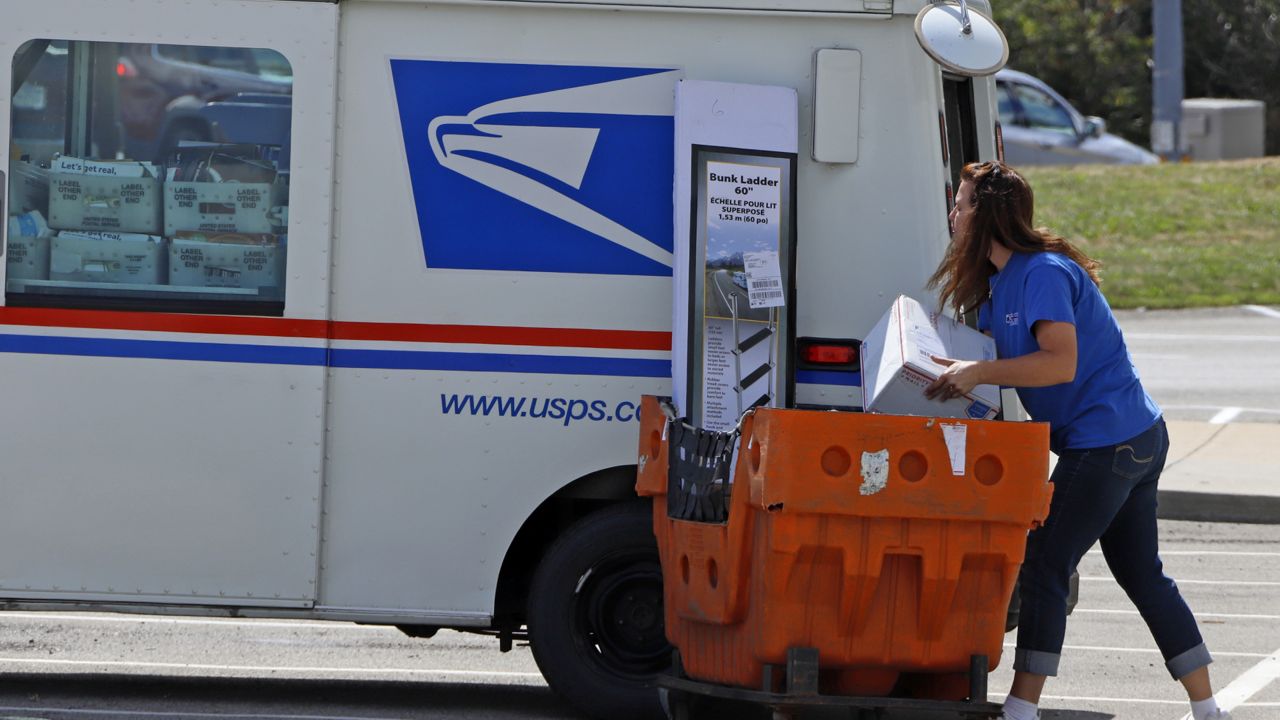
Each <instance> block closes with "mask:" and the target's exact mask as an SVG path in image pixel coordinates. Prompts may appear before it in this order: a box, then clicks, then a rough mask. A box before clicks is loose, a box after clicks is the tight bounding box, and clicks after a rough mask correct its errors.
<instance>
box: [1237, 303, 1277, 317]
mask: <svg viewBox="0 0 1280 720" xmlns="http://www.w3.org/2000/svg"><path fill="white" fill-rule="evenodd" d="M1244 309H1245V310H1248V311H1250V312H1255V313H1258V314H1259V315H1266V316H1267V317H1271V318H1277V319H1280V312H1277V311H1275V310H1272V309H1271V308H1269V307H1262V306H1261V305H1245V306H1244Z"/></svg>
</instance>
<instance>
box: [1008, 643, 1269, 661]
mask: <svg viewBox="0 0 1280 720" xmlns="http://www.w3.org/2000/svg"><path fill="white" fill-rule="evenodd" d="M1004 647H1006V648H1009V649H1016V648H1017V647H1018V644H1017V643H1012V642H1007V643H1005V644H1004ZM1062 649H1063V650H1080V651H1082V652H1117V653H1145V654H1149V655H1159V654H1160V649H1159V648H1151V647H1141V648H1133V647H1109V646H1105V645H1063V646H1062ZM1213 656H1214V657H1239V658H1266V657H1270V655H1267V654H1266V653H1248V652H1222V651H1218V650H1214V651H1213Z"/></svg>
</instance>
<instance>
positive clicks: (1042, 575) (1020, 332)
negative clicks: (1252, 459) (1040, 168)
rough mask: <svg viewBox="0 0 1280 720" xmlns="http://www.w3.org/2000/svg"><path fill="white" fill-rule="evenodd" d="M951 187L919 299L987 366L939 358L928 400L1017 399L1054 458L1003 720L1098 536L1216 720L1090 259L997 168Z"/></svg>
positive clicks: (1045, 654) (1158, 453)
mask: <svg viewBox="0 0 1280 720" xmlns="http://www.w3.org/2000/svg"><path fill="white" fill-rule="evenodd" d="M960 177H961V182H960V189H959V192H958V193H957V194H956V204H955V207H954V208H953V209H952V210H951V215H950V218H949V219H950V222H951V233H952V241H951V245H950V247H949V248H948V249H947V254H946V257H945V258H943V261H942V264H941V265H939V266H938V269H937V271H936V272H935V273H934V274H933V277H932V278H931V279H930V281H929V282H930V287H933V288H937V289H939V295H940V302H941V303H942V304H943V305H944V306H946V305H950V306H951V307H953V308H954V309H955V310H956V311H957V312H959V311H960V310H961V309H962V308H963V309H972V308H979V312H978V327H979V329H981V330H983V331H984V332H987V333H988V334H990V335H992V336H993V337H994V338H995V341H996V350H997V357H998V358H999V359H997V360H990V361H977V362H973V361H955V360H951V359H947V358H936V359H937V360H938V361H939V362H942V363H943V364H944V365H947V366H948V367H947V369H946V370H945V371H944V372H943V374H942V376H941V377H939V378H938V380H937V381H936V382H934V383H932V384H931V385H929V387H928V388H926V390H925V394H926V395H928V396H929V397H930V398H938V399H947V398H952V397H956V396H959V395H963V394H964V393H966V392H968V391H970V390H972V389H973V388H974V386H976V385H983V384H992V385H1004V386H1008V387H1014V388H1016V389H1017V392H1018V397H1019V399H1021V401H1022V404H1023V406H1024V407H1025V408H1026V409H1027V412H1029V413H1030V415H1031V417H1032V418H1033V419H1035V420H1039V421H1047V422H1048V423H1049V437H1050V441H1049V442H1050V448H1051V449H1052V450H1053V451H1054V453H1056V454H1057V455H1058V464H1057V466H1056V467H1055V468H1054V471H1053V477H1052V480H1053V483H1054V493H1053V502H1052V505H1051V506H1050V510H1049V517H1048V519H1047V520H1046V521H1045V524H1044V525H1043V526H1041V527H1040V528H1038V529H1037V530H1035V531H1033V532H1032V533H1031V534H1030V535H1029V536H1028V538H1027V555H1026V561H1025V563H1024V564H1023V569H1022V576H1021V578H1022V579H1021V584H1020V587H1021V599H1022V610H1021V618H1020V623H1019V627H1018V644H1017V650H1016V652H1015V655H1014V661H1013V669H1014V679H1013V687H1012V689H1011V690H1010V692H1009V696H1008V698H1007V699H1006V700H1005V703H1004V717H1005V718H1006V720H1034V718H1036V717H1038V714H1037V704H1038V703H1039V700H1040V693H1041V691H1042V690H1043V688H1044V683H1045V679H1046V677H1047V676H1050V675H1056V674H1057V672H1058V660H1059V657H1060V653H1061V651H1062V639H1063V633H1064V632H1065V629H1066V621H1067V604H1066V603H1067V594H1068V581H1069V579H1070V577H1071V574H1072V572H1074V571H1075V568H1076V565H1077V564H1078V563H1079V562H1080V558H1081V557H1083V556H1084V554H1085V552H1086V551H1087V550H1088V549H1089V548H1090V547H1091V546H1092V545H1093V544H1094V542H1095V541H1098V540H1101V544H1102V552H1103V556H1104V557H1105V558H1106V561H1107V565H1108V567H1110V568H1111V573H1112V575H1114V576H1115V578H1116V581H1117V582H1118V583H1119V584H1120V586H1121V587H1123V588H1124V590H1125V592H1126V593H1128V595H1129V598H1130V599H1131V600H1132V601H1133V602H1134V604H1135V605H1137V607H1138V610H1139V612H1140V613H1141V614H1142V618H1143V620H1145V621H1146V623H1147V627H1148V628H1149V629H1150V630H1151V634H1152V635H1153V636H1154V637H1155V640H1156V644H1157V645H1159V647H1160V651H1161V653H1162V654H1163V655H1164V658H1165V665H1166V667H1167V668H1168V669H1169V672H1170V674H1171V675H1173V677H1174V678H1175V679H1177V680H1179V681H1181V682H1182V684H1183V685H1184V686H1185V687H1186V690H1187V695H1188V697H1189V698H1190V700H1191V708H1192V715H1193V716H1194V718H1195V720H1208V719H1210V718H1213V719H1215V720H1221V719H1223V718H1229V717H1230V716H1229V715H1228V714H1227V713H1226V712H1225V711H1223V710H1221V709H1219V708H1218V705H1217V702H1216V701H1215V700H1214V697H1213V690H1212V687H1211V686H1210V683H1209V668H1208V665H1209V663H1211V662H1212V661H1213V660H1212V658H1211V657H1210V656H1209V651H1208V650H1207V649H1206V648H1205V645H1204V641H1203V640H1202V639H1201V637H1200V631H1199V630H1198V628H1197V627H1196V621H1195V618H1194V617H1193V616H1192V614H1191V611H1190V609H1188V608H1187V604H1186V603H1185V602H1184V601H1183V599H1182V596H1181V594H1179V592H1178V588H1177V586H1176V585H1175V584H1174V583H1173V581H1172V580H1170V579H1169V578H1168V577H1166V576H1165V575H1164V572H1163V568H1162V564H1161V562H1160V556H1159V554H1158V553H1157V547H1156V545H1157V536H1156V481H1157V480H1158V479H1159V477H1160V472H1161V470H1163V468H1164V462H1165V455H1166V453H1167V451H1168V438H1169V436H1168V433H1167V432H1166V430H1165V425H1164V420H1163V418H1162V417H1161V415H1160V409H1159V408H1158V407H1157V406H1156V404H1155V403H1154V402H1153V401H1152V400H1151V398H1150V397H1148V396H1147V393H1146V391H1144V390H1143V388H1142V383H1141V382H1139V380H1138V376H1137V373H1136V371H1135V370H1134V368H1133V364H1132V361H1131V360H1130V358H1129V352H1128V350H1127V348H1126V347H1125V343H1124V338H1123V337H1122V336H1121V334H1120V328H1119V326H1118V325H1117V324H1116V320H1115V317H1114V316H1113V315H1112V314H1111V308H1110V307H1109V306H1108V305H1107V301H1106V300H1105V299H1104V298H1103V297H1102V293H1101V292H1100V291H1099V290H1098V282H1099V281H1098V274H1097V268H1098V263H1097V262H1095V261H1093V260H1091V259H1090V258H1089V257H1087V256H1086V255H1085V254H1084V253H1082V252H1080V251H1079V250H1078V249H1076V248H1075V247H1074V246H1072V245H1071V244H1070V243H1068V242H1067V241H1066V240H1064V239H1062V238H1060V237H1058V236H1056V235H1052V234H1050V233H1048V232H1045V231H1044V230H1037V229H1034V228H1033V227H1032V225H1031V220H1032V206H1033V196H1032V192H1031V187H1030V186H1029V185H1028V184H1027V182H1026V181H1025V180H1024V179H1023V178H1022V176H1021V175H1019V174H1018V173H1017V172H1016V171H1014V170H1013V169H1012V168H1010V167H1009V166H1008V165H1005V164H1003V163H999V162H985V163H975V164H970V165H967V166H965V168H964V169H963V171H962V172H961V174H960Z"/></svg>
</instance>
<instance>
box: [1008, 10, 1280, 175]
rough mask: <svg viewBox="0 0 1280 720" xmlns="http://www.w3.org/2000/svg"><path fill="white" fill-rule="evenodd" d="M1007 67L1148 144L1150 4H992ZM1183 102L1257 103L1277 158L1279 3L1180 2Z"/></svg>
mask: <svg viewBox="0 0 1280 720" xmlns="http://www.w3.org/2000/svg"><path fill="white" fill-rule="evenodd" d="M992 4H993V5H994V9H993V10H994V15H995V19H996V22H997V23H999V25H1000V27H1001V28H1002V29H1003V30H1004V32H1005V35H1006V36H1007V37H1008V39H1009V66H1010V67H1012V68H1016V69H1018V70H1023V71H1025V72H1029V73H1031V74H1032V75H1036V76H1037V77H1039V78H1040V79H1042V80H1044V81H1045V82H1047V83H1049V84H1050V85H1052V86H1053V87H1054V89H1056V90H1057V91H1058V92H1060V93H1062V94H1063V95H1065V96H1066V97H1067V99H1068V100H1070V101H1071V103H1072V104H1073V105H1075V106H1076V108H1077V109H1079V110H1080V111H1081V112H1083V113H1086V114H1090V115H1099V116H1101V117H1103V118H1104V119H1105V120H1106V121H1107V126H1108V129H1109V130H1111V132H1114V133H1116V134H1118V135H1121V136H1123V137H1125V138H1127V139H1129V140H1131V141H1133V142H1135V143H1137V144H1139V145H1142V146H1144V147H1145V146H1147V145H1149V144H1150V127H1151V69H1150V67H1151V65H1150V64H1151V53H1152V47H1153V46H1152V37H1151V0H1137V1H1135V2H1126V1H1125V0H992ZM1182 14H1183V33H1182V34H1183V51H1184V55H1183V58H1184V60H1183V77H1184V82H1185V95H1186V97H1217V98H1241V99H1256V100H1262V101H1263V102H1265V103H1266V104H1267V152H1268V154H1280V0H1183V2H1182Z"/></svg>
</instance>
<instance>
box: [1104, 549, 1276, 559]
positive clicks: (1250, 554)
mask: <svg viewBox="0 0 1280 720" xmlns="http://www.w3.org/2000/svg"><path fill="white" fill-rule="evenodd" d="M1085 554H1086V555H1097V556H1099V557H1101V556H1102V550H1101V549H1098V550H1090V551H1089V552H1087V553H1085ZM1175 555H1192V556H1196V557H1199V556H1201V555H1218V556H1227V557H1231V556H1239V557H1280V552H1259V551H1243V550H1241V551H1237V550H1161V551H1160V557H1173V556H1175Z"/></svg>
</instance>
